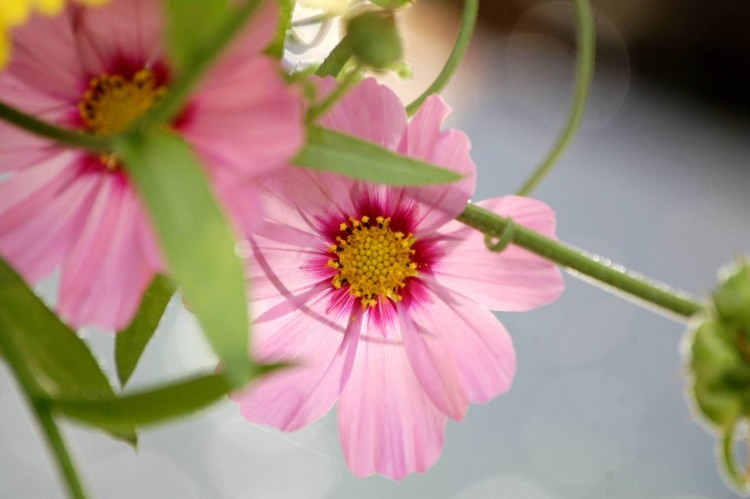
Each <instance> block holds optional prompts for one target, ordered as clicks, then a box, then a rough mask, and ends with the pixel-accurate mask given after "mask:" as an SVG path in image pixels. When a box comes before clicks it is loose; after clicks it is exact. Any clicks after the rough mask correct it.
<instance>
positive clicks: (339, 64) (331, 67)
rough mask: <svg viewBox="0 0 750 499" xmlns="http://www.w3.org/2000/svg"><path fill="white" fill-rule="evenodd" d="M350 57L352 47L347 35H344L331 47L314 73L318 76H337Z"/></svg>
mask: <svg viewBox="0 0 750 499" xmlns="http://www.w3.org/2000/svg"><path fill="white" fill-rule="evenodd" d="M351 58H352V47H351V44H350V43H349V37H348V36H345V37H344V38H342V39H341V41H340V42H339V43H338V45H336V46H335V47H333V50H331V53H330V54H328V57H326V58H325V60H324V61H323V62H322V63H321V65H320V66H319V67H318V70H317V71H315V74H316V75H318V76H338V75H339V73H340V72H341V70H342V69H344V66H346V63H347V62H349V59H351Z"/></svg>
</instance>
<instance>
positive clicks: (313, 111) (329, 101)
mask: <svg viewBox="0 0 750 499" xmlns="http://www.w3.org/2000/svg"><path fill="white" fill-rule="evenodd" d="M359 78H360V69H359V67H355V68H352V70H351V71H349V72H348V73H346V74H345V75H344V76H343V77H342V78H341V80H340V81H339V83H338V85H336V88H334V89H333V91H332V92H331V93H330V94H328V95H327V96H326V97H325V98H324V99H323V100H322V101H320V102H318V103H316V104H315V105H314V106H312V107H310V110H309V111H308V112H307V122H308V123H312V122H313V121H315V120H316V119H318V118H319V117H321V116H323V114H325V112H326V111H328V110H329V109H331V107H332V106H333V105H334V104H336V103H337V102H338V101H339V100H341V98H342V97H343V96H344V95H346V93H347V92H348V91H349V90H351V88H352V86H354V84H355V83H357V82H358V81H359Z"/></svg>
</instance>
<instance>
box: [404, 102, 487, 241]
mask: <svg viewBox="0 0 750 499" xmlns="http://www.w3.org/2000/svg"><path fill="white" fill-rule="evenodd" d="M449 112H450V108H449V107H448V105H447V104H445V102H443V99H442V98H441V97H439V96H437V95H433V96H430V97H428V98H427V100H426V101H425V103H424V104H423V105H422V107H421V108H420V109H419V111H417V113H416V114H415V115H414V117H413V118H412V120H411V122H409V127H408V129H407V130H406V133H405V134H404V137H403V140H402V142H401V144H400V145H399V147H398V151H399V152H400V153H402V154H406V155H408V156H413V157H416V158H420V159H423V160H425V161H427V162H429V163H433V164H435V165H438V166H442V167H444V168H447V169H449V170H453V171H455V172H457V173H459V174H461V175H463V176H464V179H463V180H459V181H457V182H453V183H450V184H445V185H439V186H436V187H421V188H417V189H407V192H408V194H409V195H410V196H412V197H414V198H415V199H418V200H420V201H422V202H423V203H426V204H427V205H428V206H430V208H431V209H430V210H423V212H422V216H421V218H420V219H419V220H418V221H417V223H418V224H419V226H420V228H421V229H422V231H423V232H429V231H432V230H434V229H436V228H437V227H439V226H441V225H443V224H445V223H446V222H448V221H449V220H451V219H453V218H455V217H456V216H457V215H458V214H459V213H461V212H462V211H463V209H464V208H465V207H466V203H467V202H468V201H469V198H470V197H471V195H472V194H473V193H474V189H475V187H476V167H475V166H474V162H473V161H472V160H471V156H470V155H469V152H470V150H471V143H470V142H469V139H468V137H467V136H466V134H464V133H463V132H460V131H458V130H453V129H450V130H445V131H441V129H440V127H441V125H442V123H443V120H444V118H445V116H446V115H447V114H448V113H449Z"/></svg>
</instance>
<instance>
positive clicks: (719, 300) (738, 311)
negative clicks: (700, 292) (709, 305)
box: [713, 260, 750, 330]
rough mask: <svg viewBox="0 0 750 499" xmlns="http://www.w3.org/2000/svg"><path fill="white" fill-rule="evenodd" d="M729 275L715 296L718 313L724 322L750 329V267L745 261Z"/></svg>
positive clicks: (728, 272)
mask: <svg viewBox="0 0 750 499" xmlns="http://www.w3.org/2000/svg"><path fill="white" fill-rule="evenodd" d="M727 274H728V276H727V277H726V279H725V281H724V283H723V284H722V285H721V286H720V287H719V289H717V290H716V292H714V294H713V299H714V304H715V305H716V312H717V313H718V314H719V317H720V318H721V319H722V320H724V321H727V322H732V323H736V324H738V325H741V326H742V325H744V328H745V329H746V330H747V329H750V327H748V326H750V267H748V265H747V262H746V261H744V260H743V261H742V262H740V264H739V265H737V266H736V267H735V268H734V269H732V270H728V271H727Z"/></svg>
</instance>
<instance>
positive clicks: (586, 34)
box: [518, 0, 596, 196]
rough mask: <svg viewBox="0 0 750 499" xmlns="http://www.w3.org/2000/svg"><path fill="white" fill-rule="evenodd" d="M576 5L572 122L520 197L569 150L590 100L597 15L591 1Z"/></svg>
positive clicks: (581, 0) (534, 186) (580, 2)
mask: <svg viewBox="0 0 750 499" xmlns="http://www.w3.org/2000/svg"><path fill="white" fill-rule="evenodd" d="M572 2H573V6H574V7H575V14H576V26H577V28H576V43H577V45H578V49H577V52H578V53H577V55H576V58H577V61H578V62H577V68H576V82H575V91H574V94H573V103H572V104H571V108H570V114H569V115H568V122H567V123H566V124H565V128H563V131H562V133H560V135H559V136H558V137H557V141H556V142H555V143H554V145H553V146H552V149H550V151H549V153H547V156H546V157H545V158H544V160H543V161H542V162H541V164H540V165H539V166H538V167H537V169H536V170H535V171H534V173H533V174H532V175H531V176H530V177H529V179H528V180H527V181H526V183H525V184H524V185H523V187H521V189H520V190H519V191H518V194H519V195H520V196H528V195H529V194H530V193H531V191H533V190H534V189H535V188H536V187H537V186H538V185H539V183H540V182H541V181H542V180H543V179H544V177H546V176H547V174H548V173H549V172H550V171H552V168H553V167H554V166H555V164H557V161H558V160H559V159H560V157H561V156H562V155H563V153H564V152H565V150H566V149H567V148H568V145H569V144H570V142H571V141H572V140H573V137H574V136H575V134H576V132H577V131H578V128H579V127H580V126H581V122H582V121H583V113H584V110H585V109H586V100H587V99H588V95H589V90H590V88H591V79H592V76H593V74H594V52H595V45H596V35H595V29H594V14H593V12H592V11H591V5H589V2H588V0H572Z"/></svg>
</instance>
